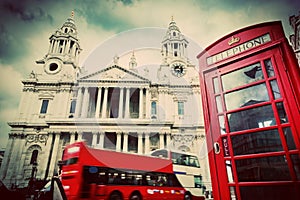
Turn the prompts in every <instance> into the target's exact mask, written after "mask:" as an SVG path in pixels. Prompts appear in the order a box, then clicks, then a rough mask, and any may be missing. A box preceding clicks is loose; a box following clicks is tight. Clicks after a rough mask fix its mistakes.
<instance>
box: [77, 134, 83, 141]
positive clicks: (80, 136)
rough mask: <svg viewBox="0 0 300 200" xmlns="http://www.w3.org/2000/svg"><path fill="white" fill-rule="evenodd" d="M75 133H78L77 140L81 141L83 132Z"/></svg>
mask: <svg viewBox="0 0 300 200" xmlns="http://www.w3.org/2000/svg"><path fill="white" fill-rule="evenodd" d="M77 134H78V137H77V141H78V142H81V141H82V134H83V132H77Z"/></svg>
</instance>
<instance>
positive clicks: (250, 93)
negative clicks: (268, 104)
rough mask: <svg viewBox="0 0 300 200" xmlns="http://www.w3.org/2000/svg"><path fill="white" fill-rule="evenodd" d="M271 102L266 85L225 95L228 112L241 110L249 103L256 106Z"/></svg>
mask: <svg viewBox="0 0 300 200" xmlns="http://www.w3.org/2000/svg"><path fill="white" fill-rule="evenodd" d="M269 100H270V99H269V95H268V90H267V87H266V84H265V83H262V84H259V85H254V86H252V87H248V88H244V89H241V90H237V91H234V92H230V93H228V94H225V104H226V108H227V110H233V109H236V108H241V107H244V106H245V105H248V104H249V103H251V104H255V103H261V102H265V101H269Z"/></svg>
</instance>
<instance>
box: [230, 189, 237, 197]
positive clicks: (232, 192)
mask: <svg viewBox="0 0 300 200" xmlns="http://www.w3.org/2000/svg"><path fill="white" fill-rule="evenodd" d="M229 189H230V199H231V200H237V197H236V194H235V187H230V188H229Z"/></svg>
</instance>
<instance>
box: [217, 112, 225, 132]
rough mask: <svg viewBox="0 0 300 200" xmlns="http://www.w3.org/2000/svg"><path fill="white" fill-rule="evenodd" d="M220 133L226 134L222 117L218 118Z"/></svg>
mask: <svg viewBox="0 0 300 200" xmlns="http://www.w3.org/2000/svg"><path fill="white" fill-rule="evenodd" d="M219 124H220V132H221V134H226V129H225V119H224V115H220V116H219Z"/></svg>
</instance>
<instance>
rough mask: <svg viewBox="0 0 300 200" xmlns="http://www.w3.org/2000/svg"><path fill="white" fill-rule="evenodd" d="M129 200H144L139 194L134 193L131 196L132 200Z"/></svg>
mask: <svg viewBox="0 0 300 200" xmlns="http://www.w3.org/2000/svg"><path fill="white" fill-rule="evenodd" d="M129 200H142V196H141V195H140V194H139V193H137V192H136V193H133V194H132V195H131V196H130V199H129Z"/></svg>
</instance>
